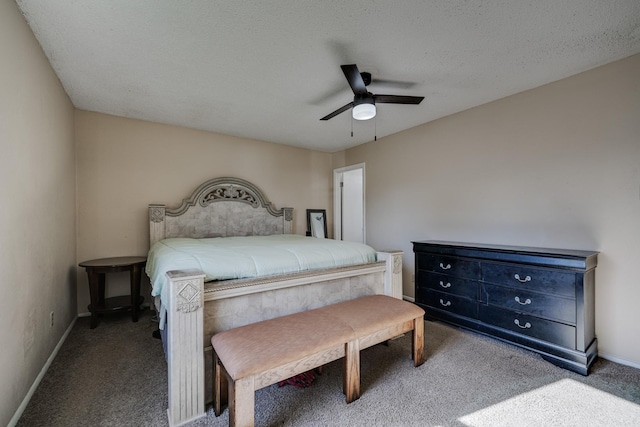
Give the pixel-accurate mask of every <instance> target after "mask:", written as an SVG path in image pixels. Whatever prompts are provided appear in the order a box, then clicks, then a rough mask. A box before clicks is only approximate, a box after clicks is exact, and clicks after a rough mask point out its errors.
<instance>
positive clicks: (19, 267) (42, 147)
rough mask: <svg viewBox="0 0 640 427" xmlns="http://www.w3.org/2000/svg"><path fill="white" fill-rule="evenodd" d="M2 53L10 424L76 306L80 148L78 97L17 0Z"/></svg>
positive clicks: (6, 15) (2, 231) (3, 421)
mask: <svg viewBox="0 0 640 427" xmlns="http://www.w3.org/2000/svg"><path fill="white" fill-rule="evenodd" d="M0 63H1V64H2V66H0V165H1V166H0V182H2V185H1V186H0V200H2V209H0V242H1V243H0V271H2V276H1V278H0V319H1V324H2V327H1V328H0V342H1V343H2V350H0V425H3V426H4V425H7V424H8V423H9V421H10V420H11V418H12V417H13V416H14V414H15V413H16V411H17V410H18V408H19V407H20V404H21V403H22V401H23V399H24V397H25V396H26V395H27V393H28V392H29V389H30V387H31V385H32V384H33V383H34V381H35V379H36V377H37V376H38V374H39V373H40V371H41V369H42V367H43V366H44V365H45V363H46V362H47V359H48V358H49V356H50V355H51V354H52V352H53V350H54V348H55V346H56V345H57V343H58V342H59V341H60V339H61V337H62V336H63V334H64V333H65V330H66V329H67V327H68V326H69V325H70V324H71V322H72V321H73V319H75V316H76V289H75V274H72V273H75V268H74V265H75V260H76V256H75V255H76V254H75V154H74V141H73V106H72V105H71V103H70V102H69V99H68V97H67V95H66V94H65V92H64V90H63V89H62V86H61V85H60V82H59V81H58V79H57V77H56V75H55V74H54V72H53V70H52V69H51V67H50V66H49V63H48V61H47V59H46V57H45V55H44V54H43V53H42V50H41V49H40V46H39V45H38V42H37V41H36V39H35V37H34V36H33V34H32V33H31V30H30V29H29V27H28V26H27V24H26V22H25V21H24V19H23V18H22V16H21V15H20V12H19V11H18V8H17V6H16V4H15V3H14V2H12V1H0ZM52 311H53V312H54V326H53V327H51V326H50V324H49V313H50V312H52Z"/></svg>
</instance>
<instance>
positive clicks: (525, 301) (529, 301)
mask: <svg viewBox="0 0 640 427" xmlns="http://www.w3.org/2000/svg"><path fill="white" fill-rule="evenodd" d="M441 283H442V282H441ZM515 300H516V302H517V303H518V304H521V305H528V304H531V300H530V299H529V298H527V299H526V300H524V302H522V301H520V297H515Z"/></svg>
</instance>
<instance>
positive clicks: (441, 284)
mask: <svg viewBox="0 0 640 427" xmlns="http://www.w3.org/2000/svg"><path fill="white" fill-rule="evenodd" d="M440 286H442V287H443V288H445V289H447V288H450V287H451V283H450V282H447V283H446V284H445V283H444V282H443V281H442V280H441V281H440ZM516 298H517V297H516Z"/></svg>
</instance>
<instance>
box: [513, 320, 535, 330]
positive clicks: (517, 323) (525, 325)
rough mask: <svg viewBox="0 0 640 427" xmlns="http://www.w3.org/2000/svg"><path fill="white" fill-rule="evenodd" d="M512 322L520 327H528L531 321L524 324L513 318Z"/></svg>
mask: <svg viewBox="0 0 640 427" xmlns="http://www.w3.org/2000/svg"><path fill="white" fill-rule="evenodd" d="M513 323H515V324H516V325H518V327H519V328H522V329H529V328H530V327H531V323H529V322H527V323H525V324H524V326H523V325H521V324H520V321H519V320H518V319H515V320H514V321H513Z"/></svg>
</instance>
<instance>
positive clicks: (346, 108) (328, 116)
mask: <svg viewBox="0 0 640 427" xmlns="http://www.w3.org/2000/svg"><path fill="white" fill-rule="evenodd" d="M351 107H353V102H350V103H348V104H347V105H343V106H342V107H340V108H338V109H337V110H336V111H334V112H333V113H330V114H327V115H326V116H324V117H323V118H321V119H320V120H329V119H331V118H333V117H335V116H337V115H338V114H340V113H344V112H345V111H347V110H349V109H350V108H351Z"/></svg>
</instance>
